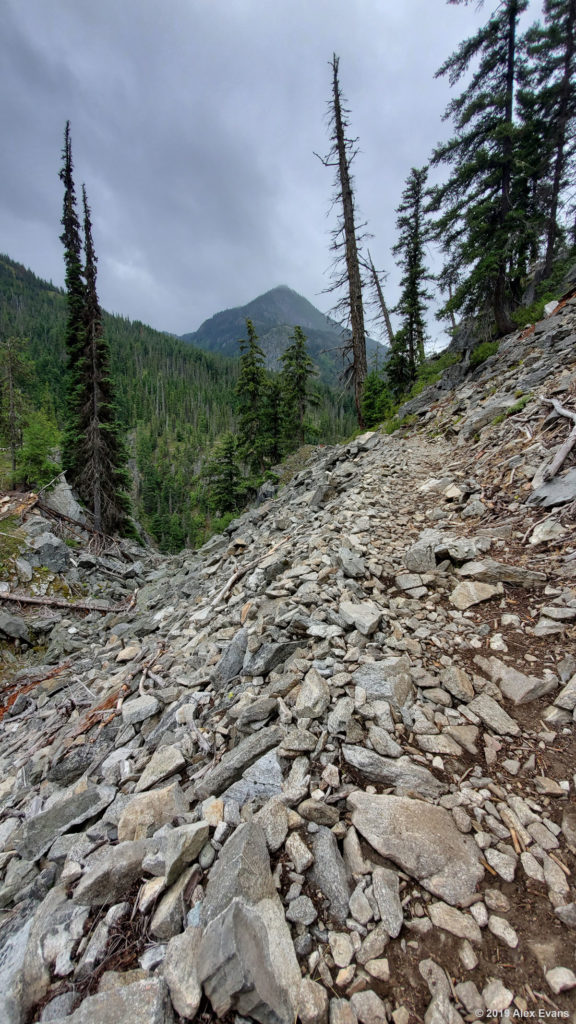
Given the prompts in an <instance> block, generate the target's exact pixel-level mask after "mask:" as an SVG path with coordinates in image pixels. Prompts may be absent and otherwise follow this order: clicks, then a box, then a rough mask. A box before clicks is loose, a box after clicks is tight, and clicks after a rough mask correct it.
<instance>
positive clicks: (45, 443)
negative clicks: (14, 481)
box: [16, 412, 60, 487]
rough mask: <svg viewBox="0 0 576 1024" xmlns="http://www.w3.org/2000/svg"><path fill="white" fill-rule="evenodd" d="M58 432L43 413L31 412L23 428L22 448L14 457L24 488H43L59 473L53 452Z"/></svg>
mask: <svg viewBox="0 0 576 1024" xmlns="http://www.w3.org/2000/svg"><path fill="white" fill-rule="evenodd" d="M58 440H59V438H58V431H57V430H56V427H55V426H54V424H53V423H52V422H51V421H50V420H49V419H48V417H47V416H46V415H45V414H44V413H43V412H32V413H30V415H29V417H28V423H27V425H26V426H25V428H24V432H23V439H22V447H21V448H20V449H19V451H18V452H17V455H16V467H17V476H18V479H19V480H20V481H21V482H22V483H23V484H24V485H25V486H26V487H44V486H45V485H46V484H48V483H50V481H51V480H53V479H54V477H55V476H57V475H58V473H59V472H60V466H58V464H57V463H56V461H55V458H54V451H55V448H56V446H57V444H58Z"/></svg>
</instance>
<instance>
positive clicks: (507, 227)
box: [432, 0, 534, 334]
mask: <svg viewBox="0 0 576 1024" xmlns="http://www.w3.org/2000/svg"><path fill="white" fill-rule="evenodd" d="M527 6H528V0H502V2H501V3H500V4H499V5H498V8H497V10H496V11H495V13H494V14H493V15H492V16H491V17H490V19H489V21H488V22H487V24H485V25H484V26H483V27H482V28H480V29H479V30H478V32H477V33H476V35H475V36H473V37H472V38H471V39H467V40H465V41H464V42H463V43H461V45H460V46H459V47H458V49H457V50H456V52H455V53H454V54H453V55H452V56H451V57H449V58H448V60H447V61H445V63H444V64H443V65H442V67H441V68H440V69H439V71H438V72H437V76H439V75H448V77H449V81H450V84H451V85H455V84H456V83H457V82H459V81H460V79H461V78H462V76H463V75H464V74H465V73H466V72H467V71H468V70H469V68H470V66H471V64H472V62H474V61H476V62H477V66H476V68H475V70H474V73H473V74H472V77H471V80H470V82H469V84H468V87H467V88H466V90H465V91H464V92H463V93H461V95H460V96H458V97H456V98H455V99H453V100H452V102H451V103H450V104H449V106H448V109H447V111H446V114H445V117H446V118H451V119H452V121H453V123H454V129H455V134H454V135H453V137H452V138H451V139H449V141H448V142H446V143H444V144H443V145H440V146H438V147H437V149H436V150H435V152H434V155H433V163H434V164H443V163H445V164H449V165H451V167H452V173H451V176H450V177H449V179H448V181H447V182H446V183H445V184H444V185H440V186H438V187H437V188H436V189H434V190H433V204H432V205H433V208H434V209H435V210H437V211H438V210H441V211H442V213H441V216H440V217H439V219H438V220H437V223H436V235H437V237H438V238H439V240H440V242H441V244H442V248H443V249H444V251H445V252H446V253H447V254H448V263H447V269H448V272H449V274H450V276H451V277H456V278H457V280H458V286H457V288H456V290H455V292H454V296H453V298H452V300H450V308H452V309H454V310H462V311H463V312H464V313H465V314H476V313H478V312H479V311H481V310H483V309H485V308H486V307H487V306H488V305H491V307H492V311H493V316H494V320H495V323H496V328H497V331H498V333H499V334H506V333H507V332H508V331H511V330H513V328H514V323H513V322H512V320H511V318H510V310H511V308H512V305H513V302H514V298H515V296H514V294H513V293H514V290H515V289H514V282H513V277H514V274H515V273H516V272H517V271H516V268H517V266H518V263H519V262H520V261H521V258H522V257H523V256H524V255H525V252H526V248H527V244H528V240H527V236H529V235H530V234H531V233H533V230H534V227H533V224H531V223H530V222H527V221H526V220H525V219H524V217H523V216H522V211H521V210H520V209H519V208H518V206H517V203H515V193H514V187H513V186H514V182H515V175H516V174H517V157H518V153H517V138H518V133H517V129H516V126H515V124H514V92H515V84H516V77H517V61H518V41H517V26H518V20H519V17H520V15H521V14H522V12H523V11H525V10H526V7H527Z"/></svg>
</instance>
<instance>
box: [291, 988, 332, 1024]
mask: <svg viewBox="0 0 576 1024" xmlns="http://www.w3.org/2000/svg"><path fill="white" fill-rule="evenodd" d="M328 1003H329V1000H328V993H327V991H326V989H325V988H324V987H323V986H322V985H319V984H318V982H316V981H311V979H310V978H302V982H301V984H300V993H299V995H298V1019H299V1020H300V1021H301V1024H328Z"/></svg>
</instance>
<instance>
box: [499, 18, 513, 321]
mask: <svg viewBox="0 0 576 1024" xmlns="http://www.w3.org/2000/svg"><path fill="white" fill-rule="evenodd" d="M517 18H518V4H517V2H516V0H513V2H512V3H511V4H510V7H509V11H508V57H507V64H506V108H505V121H506V124H507V125H509V127H510V129H511V128H512V119H513V116H514V66H515V61H516V21H517ZM502 150H503V158H504V159H503V162H502V178H501V184H500V214H499V221H500V227H501V228H504V226H505V222H506V217H507V215H508V213H509V212H510V208H511V202H510V188H511V183H512V160H513V145H512V138H511V136H510V135H507V136H506V138H505V139H504V142H503V146H502ZM506 286H507V273H506V258H505V257H504V256H502V258H501V259H500V262H499V264H498V272H497V276H496V282H495V285H494V319H495V320H496V327H497V329H498V334H509V333H510V332H511V331H513V330H514V322H513V320H511V319H510V314H509V312H508V301H507V296H506V291H507V287H506Z"/></svg>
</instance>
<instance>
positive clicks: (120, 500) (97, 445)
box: [73, 186, 133, 533]
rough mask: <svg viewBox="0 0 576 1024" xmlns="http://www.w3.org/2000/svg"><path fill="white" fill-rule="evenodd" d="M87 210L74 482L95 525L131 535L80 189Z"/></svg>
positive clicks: (92, 255) (89, 229)
mask: <svg viewBox="0 0 576 1024" xmlns="http://www.w3.org/2000/svg"><path fill="white" fill-rule="evenodd" d="M82 202H83V209H84V254H85V270H84V273H85V278H86V287H85V303H84V351H83V353H82V359H81V360H80V363H79V369H80V371H81V377H80V380H79V384H78V388H77V395H78V403H77V411H78V436H77V447H76V453H77V455H76V467H77V469H76V472H75V473H74V477H73V480H74V483H75V485H76V486H77V488H78V493H79V494H80V497H81V498H82V499H83V501H85V502H86V504H87V505H88V507H89V508H90V509H92V511H93V513H94V526H95V528H96V529H97V530H102V531H103V532H104V533H115V532H119V533H126V532H129V533H131V532H132V531H133V527H132V525H131V523H130V518H129V516H130V501H129V498H128V494H127V491H128V489H129V487H130V478H129V475H128V472H127V470H126V468H125V467H126V462H127V453H126V449H125V446H124V443H123V441H122V438H121V436H120V430H119V427H118V423H117V420H116V411H115V407H114V388H113V383H112V379H111V374H110V347H109V345H108V342H107V340H106V338H105V337H104V332H103V328H102V310H101V308H100V303H99V301H98V294H97V291H96V262H97V257H96V254H95V252H94V243H93V239H92V223H91V220H90V207H89V206H88V200H87V197H86V189H85V187H84V186H83V187H82Z"/></svg>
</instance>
